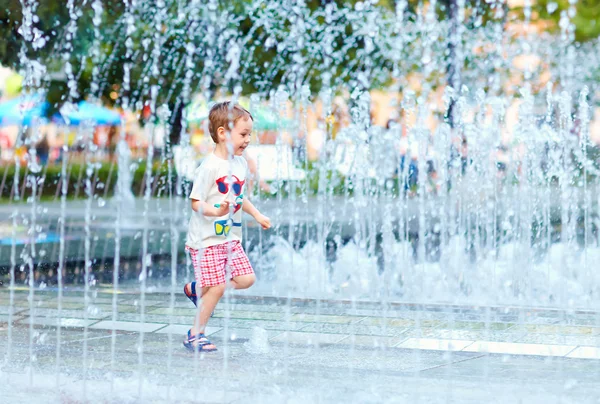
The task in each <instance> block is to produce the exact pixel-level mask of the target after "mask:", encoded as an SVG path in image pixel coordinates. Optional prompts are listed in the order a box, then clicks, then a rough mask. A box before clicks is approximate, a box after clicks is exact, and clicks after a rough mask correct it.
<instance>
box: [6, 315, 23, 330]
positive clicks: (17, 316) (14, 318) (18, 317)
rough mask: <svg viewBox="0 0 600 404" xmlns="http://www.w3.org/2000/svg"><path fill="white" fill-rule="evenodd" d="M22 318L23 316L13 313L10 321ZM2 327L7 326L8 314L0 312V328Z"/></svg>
mask: <svg viewBox="0 0 600 404" xmlns="http://www.w3.org/2000/svg"><path fill="white" fill-rule="evenodd" d="M22 318H23V316H19V315H17V314H13V316H12V322H13V323H16V322H17V321H19V320H21V319H22ZM2 327H8V314H0V328H2Z"/></svg>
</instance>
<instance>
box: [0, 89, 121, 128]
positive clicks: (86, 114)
mask: <svg viewBox="0 0 600 404" xmlns="http://www.w3.org/2000/svg"><path fill="white" fill-rule="evenodd" d="M48 106H49V104H48V102H47V101H44V100H43V98H42V97H41V96H39V95H24V96H21V97H18V98H15V99H14V100H10V101H7V102H5V103H2V104H0V125H19V124H21V125H29V124H31V121H32V120H33V119H34V118H38V119H45V111H46V110H47V108H48ZM53 120H54V121H57V122H64V123H66V124H67V125H80V124H81V123H83V122H90V123H92V124H94V125H118V124H119V123H121V115H119V113H118V112H115V111H113V110H110V109H108V108H105V107H102V106H98V105H94V104H91V103H89V102H86V101H81V102H80V103H79V104H77V105H74V104H65V105H63V107H62V108H61V109H60V113H59V114H56V115H54V116H53Z"/></svg>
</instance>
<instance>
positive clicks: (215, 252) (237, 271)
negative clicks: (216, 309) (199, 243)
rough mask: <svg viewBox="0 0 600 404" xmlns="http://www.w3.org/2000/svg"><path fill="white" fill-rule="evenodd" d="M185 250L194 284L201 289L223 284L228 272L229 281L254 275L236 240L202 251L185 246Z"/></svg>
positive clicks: (240, 244)
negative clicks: (191, 269)
mask: <svg viewBox="0 0 600 404" xmlns="http://www.w3.org/2000/svg"><path fill="white" fill-rule="evenodd" d="M185 250H186V251H187V252H189V254H190V257H191V258H192V264H193V265H194V274H195V275H196V282H198V284H199V286H201V287H208V286H217V285H222V284H224V283H225V274H226V273H227V272H230V274H229V279H233V278H235V277H236V276H240V275H250V274H253V273H254V270H253V269H252V265H250V261H249V260H248V256H247V255H246V253H245V252H244V249H243V248H242V243H240V242H239V241H238V240H235V241H228V242H227V243H223V244H217V245H213V246H210V247H206V248H204V249H202V250H196V249H194V248H190V247H188V246H186V247H185Z"/></svg>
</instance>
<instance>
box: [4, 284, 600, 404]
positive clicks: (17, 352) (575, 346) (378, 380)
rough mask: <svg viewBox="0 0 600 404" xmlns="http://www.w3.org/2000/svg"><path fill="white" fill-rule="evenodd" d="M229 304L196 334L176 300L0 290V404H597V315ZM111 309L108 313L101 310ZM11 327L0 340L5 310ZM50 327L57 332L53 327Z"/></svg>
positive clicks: (266, 301)
mask: <svg viewBox="0 0 600 404" xmlns="http://www.w3.org/2000/svg"><path fill="white" fill-rule="evenodd" d="M250 292H252V290H250V291H247V292H246V293H244V294H236V295H228V296H227V298H225V299H224V300H222V301H221V303H220V304H219V306H218V307H217V310H216V312H215V316H214V317H213V318H212V319H211V321H210V323H209V327H208V329H207V334H208V335H209V337H210V339H211V340H212V341H213V342H214V343H215V344H216V345H217V346H218V348H219V351H218V352H215V353H205V354H199V355H194V353H189V352H187V351H186V350H185V349H184V348H183V346H182V340H183V337H184V334H185V332H186V331H187V330H188V329H189V326H190V324H191V323H192V321H193V317H194V315H195V313H196V311H195V308H194V307H193V305H192V304H191V303H190V302H189V301H188V300H187V299H186V298H185V297H184V296H183V294H182V293H180V292H179V290H177V291H175V292H174V293H173V294H171V293H145V294H144V295H142V294H140V293H139V290H134V289H125V290H120V291H119V292H118V293H113V290H112V289H111V288H105V287H93V288H92V289H91V291H90V292H89V293H88V294H87V296H88V298H87V299H86V297H85V292H84V291H82V290H80V289H72V288H67V289H66V290H65V291H64V294H63V297H62V299H61V300H60V305H61V307H60V309H59V299H58V298H57V293H58V292H57V291H56V290H50V289H44V290H36V291H34V293H33V299H29V296H30V291H29V290H27V289H26V288H17V289H15V290H13V295H12V304H11V293H10V291H9V290H8V288H7V287H6V286H4V287H2V288H0V353H1V354H2V357H3V358H4V360H3V366H2V367H1V368H0V369H1V370H0V377H1V380H3V383H2V385H1V386H0V397H2V400H1V401H2V402H22V401H24V400H26V399H27V400H28V401H29V400H34V401H36V402H41V403H44V402H111V403H112V402H115V403H120V402H132V403H134V402H136V403H137V402H167V401H179V402H206V403H263V402H271V403H279V402H286V403H296V402H297V403H300V402H302V403H312V402H321V403H338V402H355V403H388V402H389V403H403V402H410V403H413V402H424V403H425V402H426V403H432V402H434V403H437V402H444V403H447V402H473V403H475V402H478V403H481V402H502V403H506V402H527V403H531V402H544V403H548V402H567V403H568V402H573V403H583V402H598V399H599V397H600V315H599V313H597V312H594V311H575V310H573V311H563V310H553V309H539V308H538V309H528V308H518V307H475V306H459V305H423V304H408V303H394V302H390V303H386V304H383V303H381V302H369V301H341V300H313V299H285V298H278V297H270V296H254V295H252V294H251V293H250ZM113 299H116V302H117V305H116V308H117V310H116V311H113ZM11 306H12V308H13V309H14V310H13V313H12V317H11V320H12V326H11V327H10V329H9V327H8V319H9V313H10V311H11V310H10V308H11ZM58 324H60V328H58V327H57V325H58Z"/></svg>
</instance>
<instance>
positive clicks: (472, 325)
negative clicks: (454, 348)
mask: <svg viewBox="0 0 600 404" xmlns="http://www.w3.org/2000/svg"><path fill="white" fill-rule="evenodd" d="M448 324H449V328H452V329H457V330H479V331H484V330H490V331H503V330H507V329H509V328H511V327H513V326H514V323H498V322H489V323H486V322H482V321H454V322H449V323H448Z"/></svg>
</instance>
